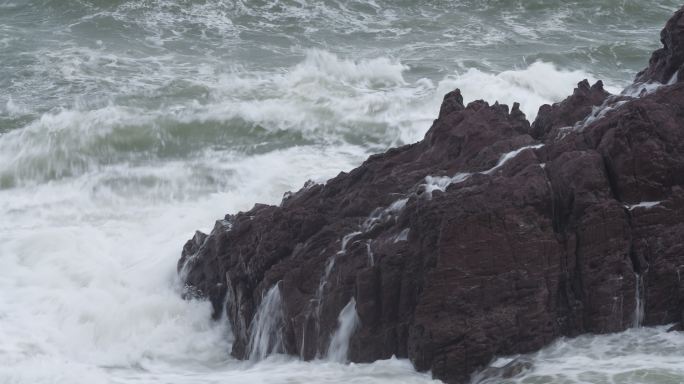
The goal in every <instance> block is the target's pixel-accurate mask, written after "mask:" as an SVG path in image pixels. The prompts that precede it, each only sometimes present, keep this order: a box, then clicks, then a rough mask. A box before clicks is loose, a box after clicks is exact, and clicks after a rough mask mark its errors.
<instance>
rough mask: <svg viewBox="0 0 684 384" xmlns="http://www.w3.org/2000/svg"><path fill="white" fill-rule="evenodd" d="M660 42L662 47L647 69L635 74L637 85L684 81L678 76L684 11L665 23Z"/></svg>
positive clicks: (683, 54)
mask: <svg viewBox="0 0 684 384" xmlns="http://www.w3.org/2000/svg"><path fill="white" fill-rule="evenodd" d="M660 42H661V43H662V44H663V47H662V48H661V49H658V50H657V51H655V52H653V55H651V60H650V61H649V63H648V67H647V68H646V69H644V70H643V71H641V72H639V73H638V74H637V76H636V80H635V81H636V82H637V83H647V82H657V83H662V84H667V83H675V82H679V81H682V80H684V76H682V77H680V76H679V71H680V69H682V67H683V66H684V9H680V10H678V11H677V12H675V14H674V15H673V16H672V17H671V18H670V20H668V21H667V24H666V25H665V28H663V30H662V31H661V32H660ZM680 79H681V80H680Z"/></svg>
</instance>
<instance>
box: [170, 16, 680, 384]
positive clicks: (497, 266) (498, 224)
mask: <svg viewBox="0 0 684 384" xmlns="http://www.w3.org/2000/svg"><path fill="white" fill-rule="evenodd" d="M681 14H682V11H678V12H677V14H675V16H674V17H673V20H674V21H673V20H671V21H670V22H668V24H667V27H666V31H664V32H663V36H664V37H663V42H664V44H666V46H665V48H664V51H663V52H661V53H658V52H656V53H655V54H654V58H652V59H651V66H650V67H649V68H648V69H646V70H644V71H643V72H641V73H640V74H639V78H638V80H639V81H646V80H657V81H662V80H663V79H664V78H666V77H667V76H668V74H670V72H671V71H672V68H675V67H677V68H678V66H680V65H681V62H680V61H678V60H679V59H678V58H679V57H680V55H684V47H680V46H679V43H678V41H679V38H678V37H679V36H680V35H681V34H682V31H683V30H684V25H680V24H681V23H680V21H679V20H680V16H681ZM663 60H664V61H663ZM663 63H666V64H663ZM677 63H679V64H677ZM670 76H671V75H670ZM683 186H684V84H683V83H674V84H672V85H667V86H662V87H660V88H659V89H657V90H655V91H653V92H651V93H649V94H646V95H643V96H642V97H640V98H634V97H629V96H619V97H618V96H612V95H609V94H608V93H607V92H606V91H605V90H604V89H603V87H602V84H600V83H597V84H594V85H593V86H590V85H589V83H588V82H586V81H583V82H581V83H579V84H578V88H577V89H576V90H575V92H574V93H573V95H572V96H570V97H569V98H567V99H566V100H564V101H563V102H561V103H557V104H555V105H553V106H542V107H541V108H540V111H539V115H538V117H537V119H536V121H535V122H534V123H533V124H532V125H530V124H529V122H528V121H527V120H526V119H525V116H524V114H523V113H522V112H521V111H520V110H519V108H518V106H517V104H516V105H514V106H513V108H512V109H511V110H510V111H509V109H508V107H507V106H506V105H500V104H494V105H490V104H488V103H487V102H484V101H481V100H480V101H475V102H472V103H470V104H468V105H464V104H463V98H462V96H461V94H460V92H459V91H458V90H456V91H454V92H451V93H449V94H447V95H446V96H445V98H444V103H443V105H442V108H441V111H440V114H439V117H438V119H437V120H435V121H434V124H433V125H432V127H431V128H430V130H429V131H428V133H427V134H426V136H425V138H424V140H422V141H420V142H418V143H415V144H411V145H407V146H404V147H400V148H395V149H391V150H389V151H387V152H386V153H383V154H378V155H374V156H371V157H370V158H369V159H368V160H366V162H364V163H363V164H362V165H361V166H359V167H358V168H356V169H354V170H353V171H351V172H349V173H344V172H343V173H340V174H339V175H338V176H337V177H335V178H333V179H331V180H329V181H328V182H327V183H325V184H313V183H309V184H307V185H306V186H305V187H304V188H303V189H301V190H300V191H298V192H296V193H293V194H288V195H287V197H286V198H284V199H283V201H282V203H281V204H280V206H267V205H257V206H255V207H254V208H253V209H252V210H250V211H248V212H240V213H238V214H235V215H228V216H226V217H225V219H224V220H221V221H219V222H217V224H216V226H215V227H214V229H213V231H212V232H211V233H210V234H209V235H204V234H201V233H197V234H196V235H195V237H194V238H193V239H192V240H190V241H188V243H187V244H186V245H185V247H184V249H183V254H182V258H181V260H180V261H179V264H178V268H179V272H180V273H181V276H182V277H183V279H184V281H185V283H186V284H187V287H188V293H189V294H192V295H201V296H204V297H207V298H208V299H210V300H211V302H212V304H213V305H214V309H215V315H217V316H218V315H219V314H220V313H221V311H225V312H226V314H227V315H228V319H229V320H230V322H231V324H232V327H233V332H234V335H235V342H234V344H233V354H234V355H235V356H237V357H238V358H248V357H249V356H255V354H256V355H258V353H255V352H254V351H253V350H250V349H253V347H251V345H254V344H255V343H254V342H253V338H254V335H253V333H254V332H255V329H257V328H258V329H260V331H259V332H261V333H260V334H259V340H262V341H263V340H266V341H265V343H266V345H267V347H266V348H265V349H264V348H262V349H260V350H259V351H257V352H260V351H262V350H271V349H272V348H270V346H269V345H270V344H268V343H269V341H268V340H277V343H278V344H277V347H278V350H282V351H283V352H286V353H289V354H293V355H299V356H301V357H302V358H303V359H313V358H326V357H329V358H331V359H332V360H335V361H344V360H345V359H344V357H343V356H339V354H340V351H344V352H345V353H346V354H347V359H348V360H350V361H353V362H369V361H373V360H377V359H386V358H389V357H391V356H392V355H396V356H398V357H408V358H410V359H411V361H412V362H413V363H414V365H415V366H416V368H417V369H419V370H431V371H432V372H433V374H434V376H435V377H436V378H439V379H443V380H445V381H447V382H450V383H459V382H465V381H467V380H468V379H469V378H470V375H471V374H472V373H473V372H475V371H477V370H479V369H482V368H483V367H484V366H486V365H487V364H488V363H489V362H490V361H491V360H492V358H493V357H494V356H497V355H512V354H518V353H527V352H531V351H534V350H537V349H539V348H541V347H543V346H544V345H546V344H548V343H549V342H550V341H552V340H553V339H554V338H557V337H559V336H574V335H578V334H581V333H585V332H593V333H605V332H616V331H621V330H624V329H626V328H629V327H632V326H641V325H655V324H666V323H674V322H681V320H682V311H683V310H684V283H683V282H682V280H681V274H680V271H681V270H682V269H684V242H682V239H684V188H683ZM273 289H277V290H278V292H277V294H278V295H279V296H278V306H279V308H277V309H276V310H274V311H278V313H277V316H281V318H282V319H285V320H284V321H281V322H278V324H277V326H272V327H267V328H266V327H262V326H256V325H255V324H254V321H255V317H256V315H257V314H259V316H258V317H259V318H261V319H263V316H266V314H265V313H264V311H265V310H264V305H263V302H264V301H265V300H264V298H265V297H267V293H269V295H268V297H272V295H274V294H275V292H274V291H273ZM268 302H269V306H273V300H268ZM224 303H225V304H226V307H225V308H224ZM352 303H353V306H352ZM352 310H353V312H352ZM279 318H280V317H279ZM263 329H268V330H267V331H263ZM264 332H266V333H269V332H270V333H274V334H263V333H264ZM333 338H334V340H333ZM250 341H252V342H251V343H250ZM331 343H334V344H335V347H334V348H331V346H330V345H331ZM330 350H335V353H334V355H335V356H327V355H328V354H329V353H330V352H329V351H330ZM525 367H526V366H525Z"/></svg>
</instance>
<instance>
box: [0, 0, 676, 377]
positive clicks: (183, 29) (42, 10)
mask: <svg viewBox="0 0 684 384" xmlns="http://www.w3.org/2000/svg"><path fill="white" fill-rule="evenodd" d="M679 6H680V4H679V3H678V2H676V1H669V0H653V1H642V0H600V1H584V0H581V1H580V0H573V1H560V0H529V1H523V0H511V1H491V0H477V1H475V0H468V1H466V0H454V1H420V0H370V1H367V0H365V1H344V0H322V1H305V0H254V1H246V0H245V1H240V0H224V1H219V0H196V1H190V0H146V1H125V0H9V1H8V0H0V383H2V384H7V383H21V384H34V383H75V384H79V383H84V384H85V383H88V384H98V383H126V384H130V383H160V384H161V383H198V384H199V383H202V384H208V383H245V384H247V383H250V384H251V383H378V384H380V383H382V384H390V383H427V382H430V381H431V379H430V375H429V374H425V373H417V372H414V370H413V369H412V366H411V364H410V363H409V362H407V361H405V360H397V359H391V360H387V361H380V362H376V363H373V364H352V365H344V364H338V363H333V362H328V361H315V362H300V361H297V360H296V359H293V358H288V357H284V356H272V357H269V358H268V359H266V360H265V361H262V362H259V363H257V364H254V363H247V362H240V361H237V360H235V359H233V358H231V357H230V354H229V351H230V343H231V336H230V334H231V333H230V328H229V326H228V324H226V321H225V320H221V321H218V322H212V321H211V320H210V305H209V304H208V303H206V302H200V301H184V300H182V299H181V298H180V296H179V292H180V283H179V281H178V278H177V276H176V262H177V260H178V258H179V256H180V250H181V248H182V245H183V244H184V242H185V240H186V239H188V238H189V237H191V236H192V234H193V231H194V230H195V229H197V228H200V229H203V230H208V229H210V228H211V227H212V225H213V222H214V220H215V219H217V218H220V217H221V216H222V215H223V214H225V213H228V212H236V211H238V210H246V209H249V208H250V207H251V206H252V205H253V204H254V203H256V202H261V203H277V202H279V201H280V199H281V197H282V195H283V193H284V192H286V191H288V190H293V189H298V188H299V187H300V186H302V185H303V183H304V182H305V181H306V180H308V179H312V180H316V181H323V180H325V179H327V178H329V177H331V176H334V175H336V174H337V173H338V172H340V171H342V170H350V169H352V168H353V167H355V166H357V165H359V164H360V163H361V162H362V161H363V160H364V159H365V158H366V157H367V156H368V155H369V154H372V153H377V152H380V151H384V150H386V149H387V148H389V147H392V146H397V145H401V144H405V143H411V142H415V141H417V140H420V139H421V138H422V136H423V135H424V133H425V132H426V131H427V129H428V128H429V127H430V124H431V122H432V120H433V119H434V118H435V117H436V116H437V112H438V110H439V105H440V101H441V99H442V96H443V94H444V93H446V92H448V91H450V90H452V89H453V88H456V87H459V88H460V89H461V90H462V92H463V94H464V96H465V99H466V101H470V100H475V99H479V98H484V99H486V100H488V101H490V102H492V103H493V102H494V101H496V100H498V101H500V102H504V103H509V104H510V103H512V102H513V101H519V102H520V103H521V104H522V110H523V111H524V112H525V113H526V114H527V116H528V118H530V119H533V118H534V117H535V114H536V111H537V109H538V107H539V106H540V105H541V104H543V103H550V102H555V101H559V100H561V99H562V98H564V97H565V96H567V95H569V94H570V93H571V92H572V89H573V87H574V85H575V84H576V83H577V82H578V81H580V80H582V79H584V78H588V79H589V80H590V81H594V80H596V79H603V80H604V82H605V83H606V86H607V88H608V89H609V90H611V91H614V92H619V91H620V90H621V89H622V88H624V87H625V86H626V85H628V84H629V83H630V82H631V80H632V78H633V76H634V74H635V73H636V72H637V71H638V70H639V69H641V68H643V67H644V66H645V65H646V63H647V61H648V58H649V55H650V52H651V51H652V50H654V49H656V48H658V47H659V45H660V44H659V41H658V38H659V31H660V29H661V28H662V26H663V25H664V23H665V21H666V20H667V19H668V18H669V16H670V15H671V13H672V12H673V11H674V10H675V9H676V8H677V7H679ZM665 329H666V328H663V327H661V328H639V329H632V330H628V331H627V332H624V333H621V334H614V335H607V336H582V337H579V338H576V339H568V340H559V341H557V342H556V343H554V344H553V345H551V346H549V347H548V348H546V349H544V350H543V351H541V352H539V353H536V354H532V355H530V356H528V358H530V359H532V361H533V364H534V367H533V369H531V370H530V371H528V372H526V373H524V374H523V375H522V376H521V377H519V378H516V379H515V380H512V381H510V382H511V383H512V382H516V383H539V384H541V383H559V384H560V383H563V384H571V383H682V382H684V364H682V356H684V336H682V335H681V334H676V333H667V332H665ZM506 361H507V360H506V359H505V358H504V359H500V360H498V361H496V362H494V364H503V363H505V362H506Z"/></svg>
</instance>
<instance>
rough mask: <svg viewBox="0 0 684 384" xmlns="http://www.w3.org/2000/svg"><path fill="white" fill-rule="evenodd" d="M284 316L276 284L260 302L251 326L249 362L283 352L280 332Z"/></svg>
mask: <svg viewBox="0 0 684 384" xmlns="http://www.w3.org/2000/svg"><path fill="white" fill-rule="evenodd" d="M284 323H285V315H284V313H283V307H282V297H281V295H280V287H279V283H276V284H275V285H274V286H273V287H271V289H269V290H268V293H266V295H265V296H264V298H263V299H262V300H261V304H260V305H259V309H258V310H257V313H256V315H255V316H254V319H253V320H252V325H251V326H250V334H251V337H250V340H249V345H248V346H247V355H248V356H249V360H251V361H260V360H263V359H265V358H266V357H267V356H268V355H271V354H273V353H282V352H284V350H285V349H284V347H283V335H282V330H283V326H284Z"/></svg>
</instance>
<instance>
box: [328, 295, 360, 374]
mask: <svg viewBox="0 0 684 384" xmlns="http://www.w3.org/2000/svg"><path fill="white" fill-rule="evenodd" d="M360 322H361V321H360V319H359V315H358V313H357V312H356V299H354V298H353V297H352V299H351V300H349V303H347V305H345V306H344V308H342V311H340V315H339V316H338V317H337V330H335V333H333V336H332V339H331V340H330V346H329V347H328V354H327V359H328V360H330V361H334V362H338V363H346V362H347V359H348V354H349V341H350V339H351V337H352V335H353V334H354V332H355V331H356V329H357V328H358V327H359V324H360Z"/></svg>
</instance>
